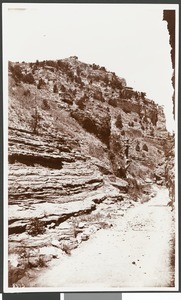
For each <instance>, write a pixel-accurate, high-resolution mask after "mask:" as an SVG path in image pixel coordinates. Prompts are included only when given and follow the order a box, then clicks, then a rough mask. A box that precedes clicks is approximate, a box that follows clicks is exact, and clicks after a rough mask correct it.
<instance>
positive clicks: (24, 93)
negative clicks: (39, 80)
mask: <svg viewBox="0 0 181 300" xmlns="http://www.w3.org/2000/svg"><path fill="white" fill-rule="evenodd" d="M30 94H31V93H30V90H29V89H27V90H24V92H23V95H24V96H25V97H27V96H30Z"/></svg>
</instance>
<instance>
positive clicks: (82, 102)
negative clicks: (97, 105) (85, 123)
mask: <svg viewBox="0 0 181 300" xmlns="http://www.w3.org/2000/svg"><path fill="white" fill-rule="evenodd" d="M76 104H77V105H78V107H79V108H80V109H84V108H85V106H86V97H85V96H83V97H81V98H80V99H78V100H77V102H76Z"/></svg>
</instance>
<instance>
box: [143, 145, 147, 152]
mask: <svg viewBox="0 0 181 300" xmlns="http://www.w3.org/2000/svg"><path fill="white" fill-rule="evenodd" d="M142 149H143V150H144V151H147V152H148V146H147V144H144V145H143V148H142Z"/></svg>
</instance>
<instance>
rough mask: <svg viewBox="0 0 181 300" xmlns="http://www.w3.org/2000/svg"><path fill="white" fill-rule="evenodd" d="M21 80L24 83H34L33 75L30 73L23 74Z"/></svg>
mask: <svg viewBox="0 0 181 300" xmlns="http://www.w3.org/2000/svg"><path fill="white" fill-rule="evenodd" d="M23 81H24V82H25V83H29V84H34V83H35V80H34V77H33V75H32V73H28V74H26V75H24V77H23Z"/></svg>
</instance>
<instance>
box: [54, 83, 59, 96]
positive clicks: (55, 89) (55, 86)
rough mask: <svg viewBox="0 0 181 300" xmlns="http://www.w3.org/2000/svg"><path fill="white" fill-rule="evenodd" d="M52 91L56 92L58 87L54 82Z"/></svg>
mask: <svg viewBox="0 0 181 300" xmlns="http://www.w3.org/2000/svg"><path fill="white" fill-rule="evenodd" d="M53 92H54V93H55V94H57V93H58V87H57V84H54V86H53Z"/></svg>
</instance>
